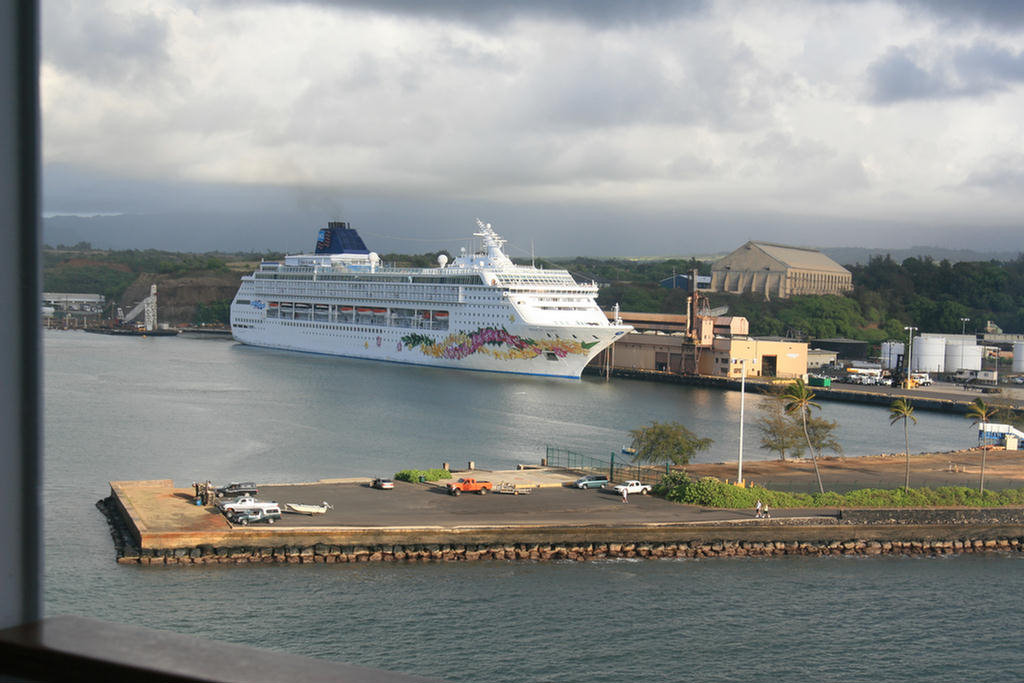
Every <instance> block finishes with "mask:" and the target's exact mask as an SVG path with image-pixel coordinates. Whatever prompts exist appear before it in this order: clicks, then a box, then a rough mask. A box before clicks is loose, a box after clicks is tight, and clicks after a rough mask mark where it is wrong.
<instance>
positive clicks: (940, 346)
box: [911, 337, 946, 372]
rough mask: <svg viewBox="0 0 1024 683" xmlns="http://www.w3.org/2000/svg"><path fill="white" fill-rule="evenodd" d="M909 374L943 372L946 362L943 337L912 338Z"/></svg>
mask: <svg viewBox="0 0 1024 683" xmlns="http://www.w3.org/2000/svg"><path fill="white" fill-rule="evenodd" d="M913 343H914V345H913V349H912V350H913V356H914V358H913V360H912V361H911V362H912V363H913V364H914V367H913V368H912V369H911V372H943V368H944V367H945V360H946V338H945V337H914V342H913Z"/></svg>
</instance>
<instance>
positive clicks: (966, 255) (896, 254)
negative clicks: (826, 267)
mask: <svg viewBox="0 0 1024 683" xmlns="http://www.w3.org/2000/svg"><path fill="white" fill-rule="evenodd" d="M821 251H823V252H824V253H825V254H827V255H828V256H829V258H831V259H833V260H834V261H836V262H838V263H841V264H843V265H858V264H864V263H867V262H868V261H870V260H871V257H872V256H885V255H886V254H888V255H889V256H891V257H892V260H893V261H896V262H897V263H902V262H903V261H904V260H906V259H908V258H928V257H931V258H932V259H933V260H935V261H942V260H944V259H945V260H947V261H949V262H950V263H957V262H958V261H992V260H996V261H1009V260H1012V259H1015V258H1017V255H1018V254H1019V253H1020V252H1013V253H1010V252H1005V251H1001V252H991V251H972V250H970V249H946V248H944V247H910V248H909V249H877V248H876V249H866V248H863V247H824V248H822V249H821Z"/></svg>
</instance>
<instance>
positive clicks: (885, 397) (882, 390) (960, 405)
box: [584, 366, 1024, 414]
mask: <svg viewBox="0 0 1024 683" xmlns="http://www.w3.org/2000/svg"><path fill="white" fill-rule="evenodd" d="M584 373H585V374H588V375H600V374H603V373H601V372H599V371H598V369H597V368H594V367H592V366H587V367H586V368H584ZM612 377H619V378H622V379H637V380H644V381H649V382H667V383H669V384H682V385H686V386H700V387H714V388H720V389H731V390H734V391H739V390H740V380H738V379H729V378H726V377H711V376H706V375H681V374H676V373H672V372H655V371H651V370H629V369H625V368H619V369H616V370H612ZM777 381H782V380H777ZM773 386H778V385H775V384H773V383H772V382H771V381H770V380H765V379H761V378H750V377H748V378H747V391H753V392H760V393H767V392H768V391H770V390H771V388H772V387H773ZM810 389H811V391H813V392H814V395H815V396H816V397H817V398H819V399H821V400H825V401H842V402H847V403H866V404H869V405H880V406H888V405H890V404H891V403H892V402H893V401H895V400H896V399H898V398H906V399H909V400H910V401H911V403H912V404H913V405H914V407H915V408H918V409H920V410H933V411H936V412H944V413H957V414H960V413H964V412H966V411H967V406H968V405H969V404H970V403H971V401H973V400H974V399H976V398H978V397H979V396H980V397H981V398H982V399H983V400H984V401H986V402H989V401H999V402H1000V403H1005V404H1007V405H1008V406H1009V407H1013V408H1015V409H1017V410H1024V389H1018V388H1016V387H1001V388H1000V392H999V393H997V394H981V393H979V392H978V391H977V390H966V389H964V388H963V387H962V386H961V385H957V384H950V383H948V382H936V383H934V384H932V385H931V386H928V387H917V388H914V389H901V388H899V387H887V386H860V385H856V384H833V385H832V386H831V387H810Z"/></svg>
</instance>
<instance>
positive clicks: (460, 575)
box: [44, 331, 1024, 683]
mask: <svg viewBox="0 0 1024 683" xmlns="http://www.w3.org/2000/svg"><path fill="white" fill-rule="evenodd" d="M44 351H45V367H44V375H45V401H46V413H45V415H46V433H45V439H46V441H45V446H46V463H45V481H44V487H45V490H44V500H45V535H46V584H45V598H46V610H47V613H48V614H64V613H73V614H83V615H91V616H95V617H99V618H105V619H110V620H116V621H122V622H127V623H136V624H140V625H144V626H150V627H154V628H162V629H168V630H174V631H180V632H182V633H190V634H196V635H200V636H207V637H211V638H216V639H220V640H225V641H232V642H239V643H249V642H252V643H253V644H255V645H258V646H260V647H266V648H275V649H281V650H286V651H289V652H294V653H298V654H304V655H310V656H315V657H322V658H329V659H338V660H342V661H347V662H351V663H354V664H362V665H368V666H374V667H379V668H387V669H394V670H400V671H408V672H412V673H419V674H423V675H432V676H439V677H443V678H447V679H450V680H459V681H615V682H616V683H619V682H621V681H625V680H644V681H677V680H700V681H735V680H767V681H773V680H797V679H810V680H825V681H832V680H834V681H872V682H874V681H878V680H906V681H962V680H974V681H1004V680H1010V679H1014V678H1019V677H1020V674H1019V673H1015V672H1019V671H1021V670H1024V655H1022V654H1021V648H1020V647H1019V640H1020V638H1019V636H1020V628H1019V626H1016V625H1015V624H1018V623H1019V620H1020V617H1019V614H1018V609H1017V602H1016V599H1014V598H1013V596H1014V595H1020V594H1021V592H1024V560H1022V559H1019V558H1017V557H987V558H979V557H958V558H950V557H946V558H942V559H906V558H874V559H812V558H790V559H774V560H753V559H745V560H714V561H696V560H686V561H637V562H634V561H607V562H591V563H582V564H576V563H542V564H530V563H506V562H490V563H486V562H485V563H474V564H463V565H441V564H438V565H381V566H373V565H311V566H269V567H263V566H256V567H206V566H202V567H200V566H197V567H165V568H157V567H138V566H122V565H117V564H116V563H115V562H114V553H113V547H112V544H111V542H110V538H109V534H108V531H107V527H106V523H105V521H104V520H103V518H102V517H101V516H100V514H99V512H98V511H96V510H95V508H94V507H93V503H94V502H95V501H96V500H97V499H99V498H101V497H103V496H105V495H106V493H107V492H108V486H107V482H108V481H109V480H111V479H149V478H171V479H174V480H175V482H176V483H177V484H179V485H183V486H187V485H188V484H189V483H190V482H192V481H194V480H205V479H212V480H214V481H227V480H231V479H255V480H257V481H263V482H287V481H308V480H313V479H318V478H325V477H343V476H373V475H378V474H383V475H390V474H392V473H394V472H395V471H396V470H399V469H403V468H406V467H417V468H419V467H436V466H439V465H440V463H441V462H443V461H449V462H452V463H454V464H460V463H463V462H465V461H468V460H474V461H476V463H477V464H478V466H479V467H484V468H489V469H496V468H507V467H510V466H514V465H515V464H516V463H520V462H526V463H536V462H538V461H539V459H540V457H542V456H543V454H544V446H545V444H546V443H551V444H558V445H561V446H566V447H570V448H574V449H576V450H580V451H583V452H587V453H593V454H595V455H601V454H607V453H608V452H610V451H617V450H618V449H619V448H620V447H621V446H622V444H624V443H626V442H627V440H628V437H627V432H628V430H629V429H632V428H634V427H637V426H639V425H642V424H645V423H649V422H650V421H651V420H660V421H664V420H678V421H680V422H682V423H684V424H686V425H687V426H689V427H690V428H691V429H693V430H694V431H695V432H697V433H698V434H700V435H702V436H711V437H712V438H714V439H715V444H714V446H713V447H712V449H711V450H710V451H709V452H707V453H703V454H701V455H700V456H699V458H698V459H700V460H703V461H722V460H730V459H735V453H736V449H737V434H736V432H737V424H738V422H737V421H738V415H739V394H737V393H735V392H721V391H717V390H709V389H700V388H689V387H677V386H669V385H659V384H654V383H646V382H630V381H625V380H613V381H612V382H610V383H605V382H603V381H601V380H597V379H584V380H582V381H579V382H575V381H565V380H549V379H542V378H532V377H517V376H501V375H493V374H481V373H466V372H453V371H442V370H432V369H429V368H416V367H411V366H398V365H389V364H382V363H374V362H369V361H357V360H346V359H336V358H327V357H320V356H309V355H300V354H291V353H285V352H275V351H266V350H260V349H253V348H248V347H243V346H239V345H236V344H234V343H233V342H229V341H224V340H209V339H186V338H164V339H150V338H116V337H104V336H98V335H88V334H85V333H81V332H60V331H47V332H46V334H45V336H44ZM760 400H761V399H760V398H758V397H756V396H750V395H748V396H747V415H748V420H750V419H752V418H753V417H754V416H756V414H757V405H758V403H759V401H760ZM823 414H824V415H825V416H826V417H829V418H830V419H834V420H838V421H839V423H840V428H839V432H838V434H839V440H840V441H841V443H842V444H843V446H844V448H845V450H846V452H847V454H853V455H863V454H868V453H874V452H892V451H898V450H899V449H900V447H901V444H902V429H898V428H890V427H889V423H888V419H887V416H888V412H887V411H886V410H885V409H883V408H872V407H866V406H856V405H844V404H834V403H826V404H824V411H823ZM748 424H749V423H748ZM751 432H752V430H750V429H749V427H748V432H747V433H748V437H747V441H746V442H745V445H744V456H745V458H750V459H756V458H767V457H769V454H768V453H766V452H759V451H758V450H757V449H756V448H755V445H754V440H753V438H751V437H750V436H749V434H751ZM973 436H974V433H973V432H972V430H971V429H970V425H969V423H968V422H967V421H966V420H964V419H963V418H961V417H955V416H946V415H939V414H929V413H922V414H920V415H919V422H918V425H917V427H916V428H915V430H914V432H913V434H912V439H913V441H912V448H913V449H915V450H951V449H955V448H960V447H964V446H967V445H969V444H970V443H971V439H972V437H973ZM211 604H223V605H224V614H225V619H224V620H223V621H221V622H217V621H213V622H211V621H210V620H209V619H207V618H205V617H203V616H202V615H201V608H202V609H207V608H208V606H209V605H211ZM237 605H247V606H249V609H251V610H252V614H253V616H255V617H256V618H258V619H259V620H260V625H261V628H260V631H261V632H263V633H267V632H272V633H274V634H275V635H274V636H273V637H271V638H270V639H266V638H260V639H259V640H258V641H249V640H248V638H249V637H250V636H251V634H252V633H253V631H252V630H250V629H239V628H237V626H236V623H235V621H234V619H233V617H234V616H235V615H237ZM455 663H457V664H455Z"/></svg>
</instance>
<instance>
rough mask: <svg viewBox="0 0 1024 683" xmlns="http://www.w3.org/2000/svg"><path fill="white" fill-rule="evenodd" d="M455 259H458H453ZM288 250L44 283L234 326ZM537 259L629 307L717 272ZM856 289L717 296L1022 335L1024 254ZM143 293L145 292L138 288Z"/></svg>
mask: <svg viewBox="0 0 1024 683" xmlns="http://www.w3.org/2000/svg"><path fill="white" fill-rule="evenodd" d="M438 253H445V254H446V255H448V254H447V253H446V252H432V253H426V254H415V255H403V254H384V255H383V256H382V258H383V260H384V262H385V263H389V264H392V265H398V266H406V267H431V266H434V265H435V264H436V263H437V256H438ZM448 256H449V258H450V255H448ZM280 257H281V255H280V254H251V253H238V254H223V253H211V254H190V253H177V252H167V251H157V250H143V251H138V250H128V251H100V250H94V249H91V248H90V246H89V245H88V244H78V245H75V246H74V247H64V246H61V247H57V248H49V247H48V248H46V249H44V251H43V288H44V290H45V291H48V292H92V293H99V294H103V295H104V296H106V297H107V299H108V301H115V302H117V303H118V304H119V305H129V304H131V303H134V301H128V300H127V299H132V298H134V297H138V296H141V295H144V292H145V291H146V290H148V287H149V284H150V283H151V282H157V283H158V285H159V286H160V288H161V292H162V295H161V300H162V302H164V303H166V304H167V305H168V306H171V305H172V303H173V307H171V308H168V309H165V310H166V312H167V314H169V315H164V317H163V319H164V320H166V321H168V322H227V303H228V302H229V301H230V299H231V296H232V295H233V293H234V289H237V287H238V278H239V277H240V276H241V274H243V273H245V272H251V271H252V269H253V267H254V265H255V264H256V263H257V262H258V261H259V260H260V259H261V258H269V259H276V258H280ZM537 263H538V265H542V264H546V267H558V268H566V269H568V270H569V271H570V272H571V273H572V274H573V275H574V276H575V277H576V279H577V280H580V281H590V280H595V281H597V282H598V283H599V284H600V285H601V289H600V293H599V295H598V303H599V304H600V305H601V306H602V308H606V309H609V308H611V307H612V306H613V305H615V304H616V303H618V304H619V305H620V306H621V307H622V309H623V310H625V311H636V312H652V313H683V309H684V306H685V303H686V297H687V294H688V292H687V291H685V290H680V289H666V288H664V287H661V286H660V285H659V284H658V283H659V282H660V281H661V280H663V279H665V278H668V277H671V276H672V275H673V274H674V273H688V272H689V271H690V270H692V269H693V268H696V269H697V270H698V271H699V272H700V273H701V274H702V275H707V274H710V268H711V266H710V263H708V262H706V261H697V260H693V259H665V260H647V261H639V260H626V259H593V258H575V259H572V260H561V261H558V262H551V261H543V260H538V262H537ZM848 267H849V269H850V271H851V272H852V273H853V283H854V291H853V292H852V293H851V294H850V295H849V296H799V297H793V298H792V299H781V300H774V301H766V300H765V299H764V298H763V297H757V296H735V295H727V294H711V295H710V296H709V299H710V302H711V305H712V306H713V307H717V306H722V305H728V306H729V311H730V314H733V315H742V316H745V317H746V318H747V319H749V320H750V330H751V334H755V335H779V336H782V335H797V336H808V337H817V338H821V337H851V338H854V339H864V340H868V341H872V342H878V341H882V340H884V339H893V338H897V339H902V338H903V337H905V336H906V333H905V332H904V330H903V327H904V326H906V325H913V326H915V327H917V328H919V330H920V331H922V332H939V333H954V332H960V330H961V325H962V323H961V318H970V322H969V323H968V324H967V325H966V328H967V331H968V332H973V331H976V330H980V329H983V328H984V325H985V323H986V321H989V320H991V321H993V322H994V323H996V324H997V325H999V326H1000V327H1001V328H1003V329H1004V330H1006V331H1008V332H1021V331H1024V257H1021V256H1018V257H1017V258H1015V259H1013V260H1010V261H982V262H959V263H950V262H948V261H933V260H931V259H927V258H923V259H922V258H908V259H906V260H904V261H903V262H902V263H899V262H897V261H895V260H893V259H892V258H889V257H875V258H872V259H871V261H870V263H868V264H866V265H857V266H848ZM176 290H178V291H176ZM140 292H142V293H143V294H141V295H140V294H139V293H140Z"/></svg>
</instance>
